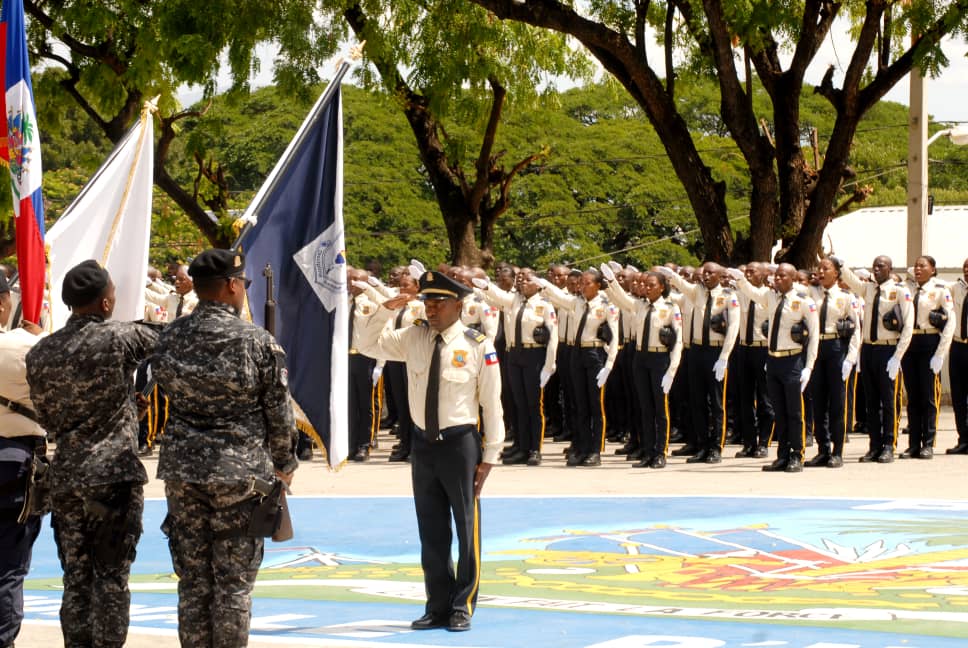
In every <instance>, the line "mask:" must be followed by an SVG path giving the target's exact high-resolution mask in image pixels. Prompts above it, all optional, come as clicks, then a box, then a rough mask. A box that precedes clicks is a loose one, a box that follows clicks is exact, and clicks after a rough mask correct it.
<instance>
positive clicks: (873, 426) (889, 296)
mask: <svg viewBox="0 0 968 648" xmlns="http://www.w3.org/2000/svg"><path fill="white" fill-rule="evenodd" d="M841 265H842V268H843V270H842V272H843V279H844V281H846V282H847V285H848V286H850V289H851V290H852V291H854V292H855V293H857V294H858V295H860V296H861V297H863V298H864V304H865V318H864V342H863V344H862V345H861V348H860V381H861V386H862V387H863V388H864V404H865V407H866V410H867V416H866V423H867V433H868V434H869V435H870V446H869V449H868V451H867V454H865V455H864V456H863V457H861V458H860V461H861V462H869V461H876V462H878V463H890V462H892V461H894V448H895V447H896V445H897V423H898V412H897V408H896V400H897V395H898V387H899V386H898V380H897V374H898V371H900V369H901V359H902V358H903V357H904V353H905V352H906V351H907V348H908V346H909V345H910V344H911V336H912V331H913V329H914V318H913V313H912V308H911V293H910V292H909V291H908V289H907V288H906V287H905V286H904V285H902V284H898V283H897V282H895V281H894V280H893V279H892V278H891V272H892V270H893V269H894V266H893V263H891V259H890V257H886V256H879V257H877V258H875V259H874V264H873V266H872V268H871V270H872V272H868V271H867V270H863V269H862V270H858V271H857V272H856V273H855V272H854V271H852V270H851V269H850V268H848V267H847V266H846V265H843V263H841ZM871 277H873V279H874V281H866V279H868V278H871ZM897 311H900V318H896V315H895V314H896V312H897ZM885 315H889V316H890V317H889V318H888V320H889V321H890V322H893V324H892V327H891V328H887V327H885V325H884V319H885V317H884V316H885ZM898 319H899V321H898Z"/></svg>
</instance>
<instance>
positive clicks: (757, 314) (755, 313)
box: [739, 292, 769, 346]
mask: <svg viewBox="0 0 968 648" xmlns="http://www.w3.org/2000/svg"><path fill="white" fill-rule="evenodd" d="M739 308H740V313H741V314H742V315H741V316H740V318H739V343H740V346H766V336H765V335H763V322H765V321H767V320H768V319H769V316H768V315H767V312H766V309H765V308H763V307H762V306H760V305H759V304H758V303H756V302H755V301H754V300H752V299H750V298H749V296H748V295H746V294H745V293H743V292H740V293H739ZM750 314H752V317H753V329H752V332H751V331H750V328H749V326H750ZM767 332H769V331H767ZM750 333H752V335H751V334H750Z"/></svg>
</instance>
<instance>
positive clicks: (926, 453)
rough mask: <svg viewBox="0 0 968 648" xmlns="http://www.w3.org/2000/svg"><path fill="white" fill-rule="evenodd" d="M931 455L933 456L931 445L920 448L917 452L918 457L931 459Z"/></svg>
mask: <svg viewBox="0 0 968 648" xmlns="http://www.w3.org/2000/svg"><path fill="white" fill-rule="evenodd" d="M932 457H934V448H932V447H931V446H928V447H927V448H921V452H919V453H918V459H931V458H932Z"/></svg>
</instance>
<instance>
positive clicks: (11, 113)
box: [0, 0, 45, 323]
mask: <svg viewBox="0 0 968 648" xmlns="http://www.w3.org/2000/svg"><path fill="white" fill-rule="evenodd" d="M0 56H3V61H2V62H0V73H2V74H3V88H4V90H5V95H4V96H3V97H2V98H0V109H2V111H3V116H4V119H0V121H2V122H3V127H2V130H0V158H3V160H4V161H5V162H6V163H7V166H8V167H9V168H10V189H11V192H12V193H13V212H14V216H15V219H14V229H15V231H16V234H17V265H18V270H19V272H20V295H21V303H22V305H23V318H24V319H26V320H29V321H31V322H35V323H39V322H40V309H41V306H42V305H43V301H44V272H45V263H44V198H43V195H42V194H41V190H40V183H41V176H42V175H43V170H42V168H41V163H40V132H39V131H38V130H37V114H36V112H35V111H34V90H33V87H32V86H31V84H30V61H28V60H27V32H26V31H25V25H24V5H23V0H3V11H2V13H0Z"/></svg>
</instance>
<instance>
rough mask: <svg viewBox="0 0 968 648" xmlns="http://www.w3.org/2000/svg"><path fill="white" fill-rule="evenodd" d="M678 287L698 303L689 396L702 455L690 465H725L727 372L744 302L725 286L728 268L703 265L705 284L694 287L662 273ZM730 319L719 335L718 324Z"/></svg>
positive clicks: (695, 303) (695, 310)
mask: <svg viewBox="0 0 968 648" xmlns="http://www.w3.org/2000/svg"><path fill="white" fill-rule="evenodd" d="M661 271H662V272H663V273H664V274H665V275H666V276H667V277H669V279H670V281H671V283H672V285H673V286H675V287H676V288H678V289H679V291H680V292H681V293H682V294H683V295H684V296H685V298H686V299H689V300H690V301H691V302H692V308H693V315H692V316H693V318H694V320H693V321H694V325H695V327H696V328H695V331H694V333H693V339H692V345H691V346H690V349H689V367H688V371H689V391H690V404H691V406H692V407H691V411H692V425H693V430H694V434H695V435H696V439H697V443H698V448H697V450H698V453H697V454H696V455H695V456H694V457H690V458H689V459H686V462H687V463H699V462H705V463H719V462H720V461H722V451H723V443H724V442H725V440H726V421H725V416H724V412H723V403H724V401H725V399H726V384H725V381H726V368H727V367H728V366H729V356H730V354H731V353H732V351H733V346H734V345H735V344H736V337H737V335H738V333H739V324H740V322H739V319H740V312H739V299H738V298H737V297H736V294H735V293H734V292H733V291H732V290H730V289H729V288H725V287H723V286H722V274H723V268H722V266H720V265H718V264H716V263H712V262H707V263H705V264H703V267H702V275H701V280H700V282H699V283H696V284H691V283H689V282H687V281H686V280H684V279H683V278H682V277H680V276H679V275H677V274H676V273H675V272H673V271H672V270H671V269H670V268H665V267H663V269H662V270H661ZM720 318H723V319H725V322H723V324H722V326H721V327H720V328H719V329H718V330H717V328H714V327H713V321H714V320H718V319H720Z"/></svg>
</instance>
